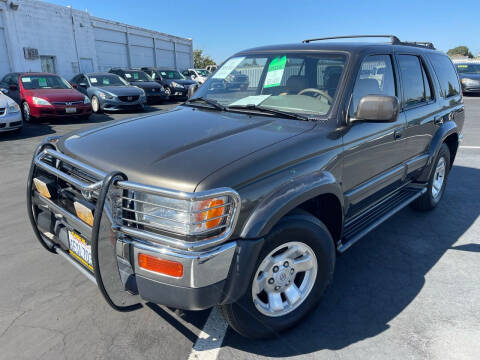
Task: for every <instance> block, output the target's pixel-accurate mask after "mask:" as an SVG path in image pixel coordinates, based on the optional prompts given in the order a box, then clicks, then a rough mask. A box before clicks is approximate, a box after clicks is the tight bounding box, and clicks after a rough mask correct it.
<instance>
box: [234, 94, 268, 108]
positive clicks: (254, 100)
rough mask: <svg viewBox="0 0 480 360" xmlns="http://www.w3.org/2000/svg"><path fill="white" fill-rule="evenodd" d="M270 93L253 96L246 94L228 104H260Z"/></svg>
mask: <svg viewBox="0 0 480 360" xmlns="http://www.w3.org/2000/svg"><path fill="white" fill-rule="evenodd" d="M270 96H271V95H255V96H247V97H244V98H242V99H240V100H237V101H235V102H233V103H231V104H230V105H229V106H234V105H239V106H246V105H260V104H261V103H262V102H264V101H265V100H267V98H268V97H270Z"/></svg>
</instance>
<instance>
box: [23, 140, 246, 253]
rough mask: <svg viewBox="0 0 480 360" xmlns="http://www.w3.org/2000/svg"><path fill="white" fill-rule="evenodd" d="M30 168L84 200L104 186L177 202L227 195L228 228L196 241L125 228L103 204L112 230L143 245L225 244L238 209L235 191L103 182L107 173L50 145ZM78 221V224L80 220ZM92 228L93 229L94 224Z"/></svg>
mask: <svg viewBox="0 0 480 360" xmlns="http://www.w3.org/2000/svg"><path fill="white" fill-rule="evenodd" d="M47 157H48V158H49V159H50V160H51V159H53V160H54V162H55V166H52V165H51V164H48V163H47V162H45V161H44V160H45V159H46V158H47ZM60 163H66V164H68V165H70V166H72V167H73V168H75V169H77V170H80V171H82V172H84V173H86V174H87V175H89V177H92V178H95V179H98V180H97V181H94V182H86V181H85V180H84V179H82V178H79V177H75V176H73V175H71V174H68V173H66V172H64V171H62V170H61V169H59V165H60ZM33 167H38V168H40V169H42V170H43V171H45V172H47V173H50V174H52V175H54V176H56V177H58V178H60V179H62V180H63V181H65V182H67V183H69V184H70V185H72V186H74V187H75V188H77V189H78V190H79V191H81V193H82V195H83V196H84V197H85V198H86V199H87V200H92V199H98V197H99V194H100V192H101V191H102V190H103V189H104V188H105V186H107V187H108V189H107V190H110V188H114V189H118V190H129V191H138V192H145V193H149V194H154V195H159V196H164V197H168V198H173V199H179V200H189V201H197V200H200V201H201V200H206V199H210V198H212V197H219V196H227V197H228V198H229V199H231V201H232V210H231V211H230V212H229V214H228V218H227V221H226V224H228V226H226V227H224V230H223V231H222V233H220V234H218V235H214V236H210V237H207V238H204V239H200V240H197V241H185V240H181V239H176V238H173V237H169V236H165V235H161V234H158V233H154V232H150V231H147V230H142V229H138V228H133V227H129V226H125V225H124V224H123V222H122V221H121V220H120V221H119V220H118V218H117V217H115V216H113V215H112V209H111V207H110V206H109V202H106V203H105V204H104V205H105V206H104V207H103V210H104V211H105V212H106V214H107V216H108V217H109V220H110V221H111V223H112V224H113V225H112V230H113V231H114V232H116V233H121V234H124V235H127V236H129V237H132V238H134V239H140V240H142V241H143V242H146V243H148V244H150V245H153V246H155V245H158V244H160V245H164V246H168V247H172V248H175V249H180V250H187V251H198V250H203V249H207V248H211V247H214V246H216V245H220V244H222V243H223V242H225V241H227V240H228V239H229V238H230V236H231V234H232V232H233V229H234V228H235V225H236V222H237V218H238V213H239V208H240V196H239V195H238V193H237V192H236V191H234V190H232V189H230V188H218V189H213V190H208V191H203V192H198V193H190V192H182V191H177V190H171V189H164V188H160V187H155V186H149V185H145V184H139V183H136V182H131V181H128V180H126V179H127V178H126V176H124V175H123V174H122V175H123V177H124V178H125V180H124V179H122V178H121V177H120V176H117V177H115V179H114V181H111V182H106V179H107V178H108V177H109V175H111V174H107V173H105V172H103V171H101V170H98V169H96V168H94V167H91V166H89V165H87V164H84V163H82V162H80V161H78V160H76V159H73V158H71V157H70V156H67V155H65V154H62V153H61V152H59V151H56V150H54V149H53V148H51V146H47V147H43V148H40V149H39V151H38V152H37V154H36V155H35V157H34V159H33ZM32 173H33V171H32ZM31 181H32V179H30V182H31ZM30 187H31V185H30ZM107 193H108V191H107ZM71 215H72V216H73V217H76V215H75V214H71ZM77 219H78V218H77ZM78 220H79V221H81V220H80V219H78ZM87 226H88V225H87ZM93 227H95V223H94V226H93Z"/></svg>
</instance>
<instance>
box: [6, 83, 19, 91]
mask: <svg viewBox="0 0 480 360" xmlns="http://www.w3.org/2000/svg"><path fill="white" fill-rule="evenodd" d="M8 88H9V89H10V90H12V91H16V90H18V86H17V85H15V84H11V85H10V86H9V87H8Z"/></svg>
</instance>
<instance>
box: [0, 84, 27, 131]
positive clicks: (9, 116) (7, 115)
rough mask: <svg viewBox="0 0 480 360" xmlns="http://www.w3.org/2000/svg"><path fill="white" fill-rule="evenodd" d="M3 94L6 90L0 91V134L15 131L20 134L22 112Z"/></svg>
mask: <svg viewBox="0 0 480 360" xmlns="http://www.w3.org/2000/svg"><path fill="white" fill-rule="evenodd" d="M5 93H8V90H5V89H1V91H0V132H4V131H16V132H20V131H21V130H22V127H23V121H22V112H21V111H20V106H18V104H17V103H16V102H15V101H14V100H12V99H11V98H9V97H8V96H7V95H5Z"/></svg>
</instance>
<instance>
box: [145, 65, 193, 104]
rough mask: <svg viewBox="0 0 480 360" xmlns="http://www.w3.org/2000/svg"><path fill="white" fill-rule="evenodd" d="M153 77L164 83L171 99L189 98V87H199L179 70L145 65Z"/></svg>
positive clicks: (146, 70) (147, 71)
mask: <svg viewBox="0 0 480 360" xmlns="http://www.w3.org/2000/svg"><path fill="white" fill-rule="evenodd" d="M142 70H143V71H145V72H146V73H147V74H148V75H150V76H151V78H152V79H153V80H155V81H157V82H158V83H160V84H162V85H163V87H164V88H165V91H166V92H167V95H168V96H169V97H170V98H171V99H176V98H187V97H188V89H189V87H191V86H193V87H195V88H196V87H197V82H196V81H194V80H189V79H187V78H185V76H183V75H182V74H180V72H178V71H177V70H166V69H156V68H152V67H143V68H142Z"/></svg>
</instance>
